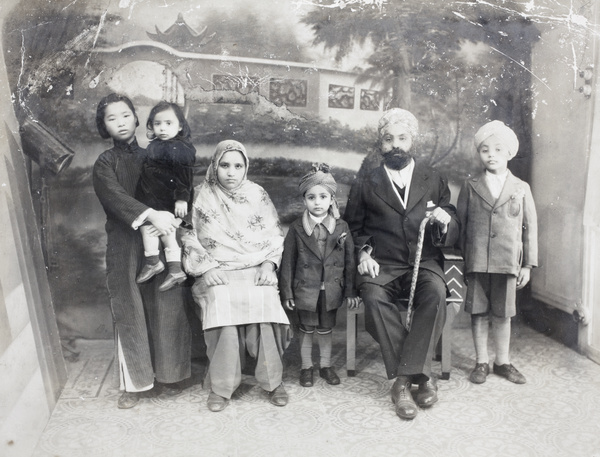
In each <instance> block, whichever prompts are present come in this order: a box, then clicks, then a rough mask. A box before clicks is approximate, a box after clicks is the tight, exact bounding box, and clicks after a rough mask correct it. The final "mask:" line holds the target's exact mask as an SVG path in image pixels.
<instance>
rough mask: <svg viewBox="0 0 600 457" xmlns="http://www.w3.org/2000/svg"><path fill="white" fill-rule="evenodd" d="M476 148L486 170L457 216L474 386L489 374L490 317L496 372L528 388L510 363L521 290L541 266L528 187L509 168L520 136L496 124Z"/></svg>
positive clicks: (479, 136) (463, 196)
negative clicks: (512, 328)
mask: <svg viewBox="0 0 600 457" xmlns="http://www.w3.org/2000/svg"><path fill="white" fill-rule="evenodd" d="M475 147H476V148H477V152H478V154H479V158H480V160H481V162H482V163H483V166H484V167H485V171H484V172H483V173H481V174H479V175H477V176H475V177H473V178H470V179H468V180H467V181H466V182H465V183H464V185H463V187H462V189H461V192H460V195H459V197H458V204H457V213H458V216H459V220H460V222H461V237H460V244H461V247H462V251H463V256H464V258H465V273H466V280H467V298H466V302H465V311H466V312H468V313H471V315H472V316H471V329H472V332H473V340H474V343H475V353H476V358H477V360H476V363H475V368H474V369H473V371H472V372H471V375H470V380H471V382H473V383H476V384H481V383H483V382H485V380H486V377H487V375H488V374H489V371H490V367H489V359H488V351H487V340H488V331H489V321H490V315H491V321H492V330H493V339H494V344H495V352H496V359H495V361H494V368H493V371H494V373H495V374H497V375H499V376H501V377H504V378H506V379H508V380H509V381H511V382H514V383H516V384H524V383H525V381H526V380H525V376H523V374H521V373H520V372H519V371H518V370H517V369H516V368H515V367H514V366H513V365H512V364H511V363H510V359H509V355H508V353H509V346H510V318H511V317H512V316H514V315H515V314H516V305H515V301H516V290H517V289H521V288H523V287H525V285H526V284H527V283H528V282H529V277H530V272H531V268H532V267H535V266H537V217H536V211H535V205H534V202H533V197H532V195H531V190H530V188H529V185H528V184H527V183H526V182H524V181H522V180H520V179H519V178H517V177H515V176H514V175H513V174H512V173H511V172H510V171H509V170H508V161H509V160H510V159H512V158H513V157H514V156H515V155H516V154H517V151H518V149H519V141H518V139H517V136H516V135H515V133H514V132H513V131H512V130H511V129H510V128H509V127H507V126H506V125H505V124H504V123H502V122H500V121H492V122H488V123H487V124H485V125H484V126H483V127H481V128H480V129H479V130H478V131H477V133H476V134H475Z"/></svg>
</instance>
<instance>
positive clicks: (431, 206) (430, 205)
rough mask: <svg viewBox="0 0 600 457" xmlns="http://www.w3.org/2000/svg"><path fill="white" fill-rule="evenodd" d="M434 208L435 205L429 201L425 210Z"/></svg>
mask: <svg viewBox="0 0 600 457" xmlns="http://www.w3.org/2000/svg"><path fill="white" fill-rule="evenodd" d="M435 206H436V205H435V203H433V202H432V201H431V200H429V201H428V202H427V208H428V209H429V208H435Z"/></svg>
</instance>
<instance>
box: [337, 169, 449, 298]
mask: <svg viewBox="0 0 600 457" xmlns="http://www.w3.org/2000/svg"><path fill="white" fill-rule="evenodd" d="M392 186H393V184H392V182H391V181H390V179H389V177H388V175H387V173H386V171H385V169H384V168H383V165H381V166H380V167H378V168H376V169H374V170H373V171H372V172H371V173H370V174H369V175H368V176H366V177H365V178H364V179H360V180H358V181H356V182H355V183H354V185H353V186H352V189H351V190H350V196H349V198H348V204H347V206H346V212H345V214H344V220H345V221H346V222H347V223H348V225H349V226H350V230H351V232H352V236H353V238H354V244H355V246H356V250H357V252H360V250H361V249H362V248H364V247H365V246H367V245H368V246H371V247H372V248H373V251H372V252H371V256H372V257H373V259H374V260H375V261H377V263H379V266H380V272H379V276H377V277H376V278H371V277H370V276H361V275H357V287H360V285H361V284H362V283H364V282H370V283H375V284H380V285H384V284H387V283H389V282H390V281H393V280H394V279H396V278H397V277H399V276H401V275H402V274H404V273H406V272H407V271H408V270H410V269H412V265H414V261H415V254H416V251H417V240H418V235H419V225H420V224H421V221H422V220H423V219H424V218H425V216H426V214H425V213H426V211H432V210H433V209H435V208H436V207H438V206H439V207H441V208H442V209H444V210H445V211H446V212H447V213H448V214H450V216H451V217H452V220H451V222H450V224H449V225H448V230H447V232H446V233H445V234H443V235H442V234H441V232H440V230H439V228H438V226H437V225H430V224H428V225H427V229H426V232H425V242H424V245H423V251H422V255H421V264H420V268H422V269H427V270H431V271H433V272H435V273H436V274H438V275H439V276H440V277H441V278H442V279H443V278H444V273H443V270H442V260H443V256H442V252H441V250H440V247H442V246H453V245H454V243H456V241H457V238H458V234H459V226H458V218H457V216H456V210H455V208H454V206H453V205H451V204H450V189H449V188H448V181H447V180H446V178H444V177H442V176H441V175H440V174H439V173H438V172H437V171H436V170H434V169H433V168H430V167H428V166H425V165H420V164H419V163H416V164H415V168H414V171H413V176H412V181H411V184H410V190H409V193H408V203H407V207H406V209H404V207H403V206H402V204H401V203H400V200H399V199H398V196H397V195H396V193H395V192H394V189H393V187H392Z"/></svg>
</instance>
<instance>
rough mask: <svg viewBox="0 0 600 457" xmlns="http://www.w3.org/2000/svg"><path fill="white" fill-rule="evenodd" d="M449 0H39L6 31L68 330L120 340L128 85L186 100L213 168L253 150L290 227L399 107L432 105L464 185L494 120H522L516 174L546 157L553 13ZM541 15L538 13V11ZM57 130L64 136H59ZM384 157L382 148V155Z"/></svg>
mask: <svg viewBox="0 0 600 457" xmlns="http://www.w3.org/2000/svg"><path fill="white" fill-rule="evenodd" d="M496 3H502V5H504V6H503V7H493V6H490V4H489V3H477V2H447V1H446V0H429V1H427V2H423V1H422V0H406V1H395V2H391V1H390V2H384V1H360V2H359V1H355V2H352V1H349V2H345V3H344V2H339V1H319V2H316V1H315V2H308V1H306V2H294V1H291V0H290V1H276V0H261V1H259V2H245V1H241V0H240V1H229V0H223V1H221V2H214V1H203V0H200V1H198V0H168V1H166V0H146V1H136V0H121V1H120V2H118V1H108V0H90V1H86V2H82V1H75V2H73V1H61V0H59V1H52V2H48V1H47V0H32V1H22V2H20V3H19V5H18V6H17V7H16V8H15V9H14V11H12V12H11V17H10V18H9V20H7V27H6V28H5V30H4V34H3V37H4V38H3V39H4V49H5V50H6V55H5V59H6V62H7V67H8V71H9V73H10V84H11V87H12V91H13V94H14V96H13V100H14V106H15V110H16V113H17V117H18V118H19V122H20V124H21V126H22V138H23V145H24V149H25V153H26V154H27V155H28V156H29V157H30V158H31V159H32V166H31V175H32V186H33V192H34V199H35V204H36V210H37V215H38V219H39V222H40V226H41V227H42V238H43V250H44V255H45V258H46V265H47V269H48V274H49V279H50V286H51V291H52V298H53V301H54V306H55V309H56V314H57V319H58V324H59V330H60V333H61V336H62V337H63V338H65V339H68V338H75V337H85V338H111V337H112V323H111V316H110V308H109V297H108V293H107V291H106V287H105V266H104V251H105V232H104V221H105V216H104V212H103V211H102V208H101V207H100V204H99V203H98V201H97V199H96V196H95V194H94V191H93V188H92V179H91V168H92V165H93V163H94V161H95V160H96V158H97V156H98V155H99V154H100V153H101V152H102V151H103V150H105V149H108V148H109V147H110V143H108V142H106V141H103V140H101V139H100V137H99V135H98V133H97V131H96V127H95V108H96V105H97V103H98V101H99V100H100V99H101V98H102V97H103V96H105V95H107V94H108V93H110V92H120V93H123V94H126V95H128V96H129V97H130V98H131V99H132V100H133V102H134V104H135V106H136V108H137V112H138V116H139V118H140V129H139V130H138V140H139V142H140V144H141V145H142V146H145V145H146V144H147V140H146V135H145V128H144V125H145V121H146V118H147V115H148V112H149V110H150V108H151V107H152V106H153V105H154V104H156V103H157V102H158V101H160V100H165V99H166V100H169V101H174V102H176V103H178V104H180V105H181V106H182V107H183V109H184V112H185V114H186V117H187V119H188V121H189V123H190V126H191V129H192V138H193V141H194V144H195V146H196V149H197V151H198V152H197V161H196V179H197V182H198V183H199V182H201V180H202V179H203V177H204V174H205V171H206V166H207V164H208V158H209V157H210V155H211V154H212V152H213V151H214V147H215V145H216V144H217V143H218V142H219V141H221V140H223V139H227V138H234V139H237V140H239V141H241V142H243V143H244V144H245V145H246V146H247V149H248V152H249V155H250V158H251V163H250V173H249V174H250V177H251V179H253V180H255V181H256V182H258V183H259V184H261V185H262V186H263V187H265V189H266V190H267V192H268V193H269V194H270V196H271V198H272V199H273V201H274V203H275V205H276V207H277V209H278V211H279V215H280V218H281V221H282V223H283V225H284V226H286V224H288V223H289V222H291V221H292V220H293V219H294V218H295V217H296V216H297V215H298V214H299V213H300V212H301V210H302V204H301V200H300V198H299V196H298V195H297V182H298V179H299V177H300V176H301V175H303V174H304V173H305V172H306V171H307V170H308V168H309V166H310V164H311V163H312V162H328V163H329V164H330V165H332V166H333V173H334V175H335V177H336V179H337V180H338V182H339V183H340V184H341V186H340V187H341V190H340V194H339V200H340V204H341V206H342V207H343V206H344V204H345V199H346V197H347V193H348V189H349V185H350V184H351V183H352V180H353V179H354V178H355V175H356V174H357V173H358V171H359V169H360V167H361V165H362V166H364V167H367V168H368V167H372V166H375V164H376V163H377V157H376V155H371V156H369V153H370V152H371V151H372V148H373V146H374V143H375V140H376V125H377V121H378V119H379V118H380V117H381V115H382V113H383V111H384V110H385V109H387V108H391V107H396V106H399V107H403V108H407V109H410V110H411V111H412V112H413V113H414V114H415V115H416V116H417V118H418V119H419V121H420V133H421V134H420V138H419V140H418V142H417V154H418V156H419V159H420V160H423V161H425V162H427V163H429V164H432V165H433V166H435V167H437V168H438V169H440V170H443V171H444V172H445V173H447V174H448V177H449V179H450V181H451V183H452V190H453V199H454V200H455V199H456V197H457V193H458V186H459V185H460V183H461V182H462V180H463V179H464V178H465V177H467V176H468V175H469V174H471V173H473V172H475V171H477V161H476V157H475V151H474V148H473V145H472V138H473V134H474V132H475V131H476V129H477V128H478V127H479V126H480V125H482V124H483V123H484V122H487V121H488V120H491V119H500V120H503V121H504V122H506V123H507V124H509V125H511V126H512V127H513V128H514V129H515V130H516V132H517V134H518V135H519V138H520V140H521V148H520V152H519V156H518V157H517V158H516V159H515V160H513V161H511V168H512V170H513V172H514V173H515V174H517V175H518V176H520V177H522V178H524V179H527V178H528V176H529V171H530V159H531V157H530V156H531V140H530V139H529V137H528V135H527V133H528V132H529V131H530V122H531V121H530V120H531V112H532V110H533V109H534V107H533V106H532V101H531V100H532V97H531V91H532V87H533V83H534V82H536V81H534V78H535V76H534V75H532V74H531V72H530V71H529V70H528V68H529V67H530V60H531V49H532V46H533V45H534V44H535V42H536V40H538V38H539V34H538V31H537V25H536V24H535V23H533V22H531V21H530V20H528V19H524V17H525V16H524V15H522V14H521V12H522V8H523V6H519V5H518V4H514V5H513V4H511V5H508V4H509V3H510V2H496ZM529 13H531V12H529ZM49 145H51V146H52V147H50V146H49ZM365 158H367V160H365Z"/></svg>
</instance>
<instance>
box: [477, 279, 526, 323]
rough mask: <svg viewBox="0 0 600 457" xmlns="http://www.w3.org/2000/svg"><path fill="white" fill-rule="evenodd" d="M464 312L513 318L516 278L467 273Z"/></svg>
mask: <svg viewBox="0 0 600 457" xmlns="http://www.w3.org/2000/svg"><path fill="white" fill-rule="evenodd" d="M466 279H467V299H466V300H465V311H466V312H467V313H470V314H486V313H489V312H490V311H491V313H492V315H493V316H496V317H513V316H514V315H515V314H517V307H516V296H517V277H516V276H514V275H507V274H497V273H468V274H467V278H466Z"/></svg>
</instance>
